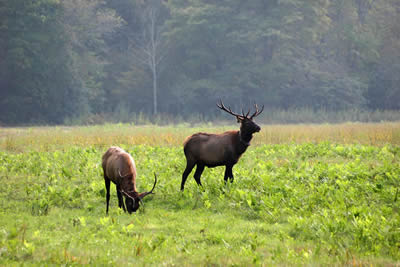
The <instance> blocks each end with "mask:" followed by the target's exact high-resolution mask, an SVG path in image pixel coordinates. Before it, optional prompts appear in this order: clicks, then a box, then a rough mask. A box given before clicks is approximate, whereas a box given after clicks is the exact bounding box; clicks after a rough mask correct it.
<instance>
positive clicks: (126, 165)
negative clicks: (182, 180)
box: [102, 146, 157, 214]
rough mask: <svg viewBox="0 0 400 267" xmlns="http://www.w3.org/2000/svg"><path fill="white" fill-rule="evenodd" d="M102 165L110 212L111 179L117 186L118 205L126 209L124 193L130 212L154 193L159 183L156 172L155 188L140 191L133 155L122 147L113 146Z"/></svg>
mask: <svg viewBox="0 0 400 267" xmlns="http://www.w3.org/2000/svg"><path fill="white" fill-rule="evenodd" d="M102 167H103V172H104V181H105V184H106V190H107V195H106V201H107V209H106V213H107V214H108V205H109V202H110V184H111V181H112V182H113V183H114V184H115V185H116V187H117V196H118V206H119V207H120V208H121V207H122V208H123V209H124V211H126V210H125V205H124V202H123V198H122V195H124V196H125V204H126V209H127V210H128V212H129V213H132V212H135V211H136V210H137V209H138V208H139V203H140V202H142V199H143V198H144V197H145V196H147V195H148V194H152V193H153V190H154V187H155V186H156V183H157V176H156V174H155V173H154V177H155V181H154V185H153V188H152V189H151V190H150V191H149V192H144V193H138V192H137V190H136V166H135V161H134V160H133V158H132V156H131V155H129V154H128V153H127V152H125V151H124V150H123V149H122V148H119V147H115V146H112V147H110V148H109V149H108V150H107V151H106V153H104V155H103V157H102Z"/></svg>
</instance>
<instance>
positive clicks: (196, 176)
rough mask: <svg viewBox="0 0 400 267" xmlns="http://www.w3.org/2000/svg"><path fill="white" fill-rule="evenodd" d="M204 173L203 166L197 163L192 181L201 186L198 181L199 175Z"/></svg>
mask: <svg viewBox="0 0 400 267" xmlns="http://www.w3.org/2000/svg"><path fill="white" fill-rule="evenodd" d="M203 171H204V164H200V163H197V167H196V172H195V173H194V179H195V180H196V183H197V184H198V185H200V186H203V185H202V184H201V181H200V177H201V174H202V173H203Z"/></svg>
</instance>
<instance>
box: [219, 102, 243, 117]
mask: <svg viewBox="0 0 400 267" xmlns="http://www.w3.org/2000/svg"><path fill="white" fill-rule="evenodd" d="M217 107H219V108H220V109H222V110H223V111H226V112H228V113H229V114H231V115H233V116H236V117H240V118H243V116H242V115H239V114H237V113H235V112H233V111H232V109H231V107H228V108H227V107H225V105H224V103H222V99H219V103H217Z"/></svg>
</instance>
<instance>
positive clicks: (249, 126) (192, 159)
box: [181, 100, 264, 190]
mask: <svg viewBox="0 0 400 267" xmlns="http://www.w3.org/2000/svg"><path fill="white" fill-rule="evenodd" d="M217 106H218V107H219V108H220V109H222V110H223V111H225V112H228V113H229V114H231V115H233V116H235V117H236V119H237V122H238V123H240V130H239V131H227V132H224V133H222V134H209V133H196V134H193V135H192V136H189V137H188V138H186V140H185V142H184V145H183V147H184V152H185V157H186V169H185V171H184V172H183V174H182V183H181V190H184V187H185V182H186V179H187V177H188V175H189V174H190V172H191V171H192V169H193V168H194V166H195V165H197V168H196V172H195V173H194V179H195V180H196V182H197V184H198V185H201V181H200V176H201V174H202V173H203V171H204V167H205V166H207V167H209V168H213V167H217V166H223V165H225V167H226V168H225V175H224V180H225V183H226V182H227V180H228V178H230V181H231V182H233V173H232V168H233V165H235V164H236V163H237V162H238V161H239V158H240V156H241V155H242V154H243V153H244V152H245V151H246V149H247V147H248V146H249V145H250V141H251V139H252V138H253V134H254V133H256V132H259V131H260V130H261V128H260V126H258V125H257V124H256V123H255V122H254V121H253V118H255V117H256V116H258V115H260V114H261V112H263V110H264V106H262V108H261V110H259V108H258V106H257V104H254V107H255V112H254V113H253V114H252V115H250V116H249V114H250V109H249V111H248V112H247V113H246V114H245V113H244V112H243V109H242V114H237V113H234V112H233V111H232V110H231V108H230V107H228V108H227V107H225V106H224V104H223V103H222V100H220V101H219V103H217Z"/></svg>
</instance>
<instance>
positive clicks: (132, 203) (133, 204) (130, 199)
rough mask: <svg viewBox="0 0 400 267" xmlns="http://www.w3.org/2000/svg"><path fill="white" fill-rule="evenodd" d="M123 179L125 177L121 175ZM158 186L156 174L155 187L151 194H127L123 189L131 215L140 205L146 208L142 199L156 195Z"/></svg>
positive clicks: (133, 192) (131, 192)
mask: <svg viewBox="0 0 400 267" xmlns="http://www.w3.org/2000/svg"><path fill="white" fill-rule="evenodd" d="M121 177H123V176H122V175H121ZM156 184H157V175H156V174H155V173H154V185H153V188H152V189H151V190H150V191H149V192H144V193H138V192H135V191H129V192H125V191H124V190H122V189H121V193H122V194H123V195H125V197H126V198H125V205H126V209H127V210H128V212H129V213H132V212H136V211H137V210H138V209H139V207H140V203H141V204H142V205H143V206H144V204H143V201H142V199H143V198H144V197H145V196H147V195H149V194H154V193H153V190H154V188H155V187H156Z"/></svg>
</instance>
